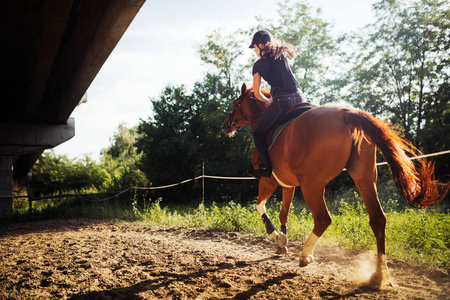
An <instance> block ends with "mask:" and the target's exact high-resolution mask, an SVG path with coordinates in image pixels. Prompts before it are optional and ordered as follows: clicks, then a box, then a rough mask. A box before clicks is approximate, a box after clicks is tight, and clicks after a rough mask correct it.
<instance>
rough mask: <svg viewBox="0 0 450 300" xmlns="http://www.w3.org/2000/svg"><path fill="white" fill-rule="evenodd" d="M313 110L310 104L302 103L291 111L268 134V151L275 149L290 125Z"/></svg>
mask: <svg viewBox="0 0 450 300" xmlns="http://www.w3.org/2000/svg"><path fill="white" fill-rule="evenodd" d="M311 108H312V107H311V104H310V103H308V102H300V103H297V104H296V105H294V106H293V107H292V108H291V109H289V110H288V111H287V112H286V114H285V115H284V116H283V117H282V118H281V119H280V120H279V121H278V122H277V123H276V124H275V125H274V126H273V129H272V130H269V132H268V133H267V143H268V149H269V150H270V149H271V148H272V147H273V145H274V144H275V142H276V140H277V138H278V136H279V135H280V133H281V132H282V131H283V129H284V128H285V127H286V126H287V125H288V124H289V123H291V122H292V121H293V120H294V119H295V118H297V117H298V116H300V115H301V114H303V113H304V112H305V111H308V110H310V109H311Z"/></svg>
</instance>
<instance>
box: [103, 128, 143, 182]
mask: <svg viewBox="0 0 450 300" xmlns="http://www.w3.org/2000/svg"><path fill="white" fill-rule="evenodd" d="M138 137H139V135H138V133H137V127H134V128H127V127H126V126H125V125H124V124H119V126H118V129H117V132H116V133H115V134H114V136H113V137H112V138H111V146H109V147H108V148H106V149H103V151H102V152H103V155H102V157H101V162H102V163H101V167H103V168H104V169H105V170H106V171H107V172H108V174H109V175H110V178H111V179H110V182H109V184H108V186H107V190H109V191H120V190H124V189H127V188H129V187H130V186H147V185H148V180H147V178H146V177H145V174H144V172H142V171H141V170H140V169H139V167H140V164H141V159H142V153H138V150H137V148H136V146H135V143H136V140H137V138H138Z"/></svg>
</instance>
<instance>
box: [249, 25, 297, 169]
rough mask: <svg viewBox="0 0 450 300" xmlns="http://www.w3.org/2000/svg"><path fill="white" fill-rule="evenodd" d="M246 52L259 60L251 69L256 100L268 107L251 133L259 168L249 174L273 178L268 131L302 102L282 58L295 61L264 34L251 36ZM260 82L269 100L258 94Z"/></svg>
mask: <svg viewBox="0 0 450 300" xmlns="http://www.w3.org/2000/svg"><path fill="white" fill-rule="evenodd" d="M249 48H253V49H254V51H255V53H256V56H258V57H260V59H259V60H258V61H256V62H255V64H254V65H253V71H252V74H253V89H254V93H255V97H256V98H258V99H259V100H261V101H264V102H266V103H267V104H268V105H269V106H268V107H267V108H266V109H265V110H264V112H263V113H262V114H261V116H260V117H259V120H258V122H257V123H256V125H255V128H254V129H253V139H254V141H255V146H256V149H257V150H258V154H259V168H257V169H255V168H254V167H253V166H252V167H251V168H250V169H249V170H248V174H249V175H251V176H253V177H255V178H260V177H261V176H264V177H270V176H271V175H272V165H271V163H270V158H269V151H268V149H267V142H266V133H267V131H268V130H269V129H270V128H271V127H272V126H273V125H274V124H275V123H276V122H277V121H278V120H279V118H280V117H282V116H283V115H284V114H285V113H286V111H288V110H289V109H290V108H291V107H292V106H293V105H295V104H296V103H298V102H304V101H305V99H304V96H303V94H302V92H301V89H300V86H299V84H298V82H297V80H295V78H294V75H293V74H292V70H291V68H290V66H289V64H288V61H287V58H286V57H285V54H287V55H289V56H290V57H291V58H295V56H296V54H295V47H294V46H292V45H291V44H288V43H285V42H283V41H280V40H275V39H274V38H273V37H272V35H271V34H270V33H269V32H268V31H265V30H261V31H258V32H256V33H255V34H254V36H253V40H252V43H251V45H250V47H249ZM261 78H263V79H264V80H265V81H266V82H267V83H268V84H269V85H270V94H271V98H270V99H269V98H267V97H266V96H264V95H263V94H262V93H261Z"/></svg>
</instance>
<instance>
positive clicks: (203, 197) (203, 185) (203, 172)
mask: <svg viewBox="0 0 450 300" xmlns="http://www.w3.org/2000/svg"><path fill="white" fill-rule="evenodd" d="M202 205H203V206H205V162H203V167H202Z"/></svg>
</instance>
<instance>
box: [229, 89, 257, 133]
mask: <svg viewBox="0 0 450 300" xmlns="http://www.w3.org/2000/svg"><path fill="white" fill-rule="evenodd" d="M250 92H251V90H247V91H246V92H245V93H244V94H242V95H240V96H239V98H237V99H236V101H239V102H238V103H237V104H236V105H235V106H234V107H233V110H232V111H231V112H230V114H229V115H228V118H229V121H228V123H227V126H228V127H230V128H231V127H232V126H234V127H235V128H236V130H238V129H240V128H241V127H240V126H237V123H239V122H240V121H242V120H245V121H248V120H249V119H250V118H253V117H256V116H259V115H260V114H262V112H259V113H256V114H253V115H250V116H244V114H243V113H242V111H241V104H242V101H244V99H245V96H247V94H248V93H250ZM250 99H252V100H253V99H254V100H258V101H260V100H259V99H257V98H254V97H250ZM238 110H239V113H240V114H241V116H242V118H240V119H234V114H235V113H236V111H238Z"/></svg>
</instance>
